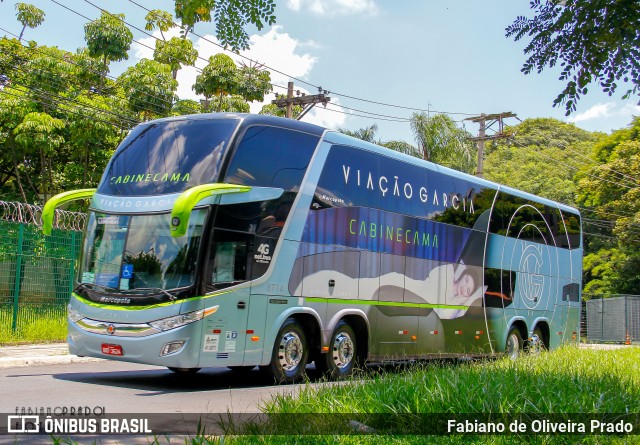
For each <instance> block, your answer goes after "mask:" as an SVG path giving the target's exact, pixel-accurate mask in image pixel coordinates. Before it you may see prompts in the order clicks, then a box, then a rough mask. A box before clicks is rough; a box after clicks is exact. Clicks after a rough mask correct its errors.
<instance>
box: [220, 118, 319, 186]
mask: <svg viewBox="0 0 640 445" xmlns="http://www.w3.org/2000/svg"><path fill="white" fill-rule="evenodd" d="M317 144H318V137H317V136H313V135H311V134H308V133H303V132H299V131H293V130H288V129H284V128H278V127H267V126H253V127H249V128H248V129H247V131H246V132H245V134H244V135H243V136H242V140H241V141H240V143H239V145H238V148H237V149H236V151H235V153H234V155H233V158H232V160H231V163H230V165H229V169H228V171H227V174H226V179H225V182H228V183H231V184H244V185H249V186H260V187H279V188H283V189H284V190H285V191H297V190H298V188H299V186H300V183H301V182H302V178H303V177H304V174H305V172H306V170H307V167H308V165H309V161H310V160H311V156H312V155H313V151H314V150H315V148H316V145H317Z"/></svg>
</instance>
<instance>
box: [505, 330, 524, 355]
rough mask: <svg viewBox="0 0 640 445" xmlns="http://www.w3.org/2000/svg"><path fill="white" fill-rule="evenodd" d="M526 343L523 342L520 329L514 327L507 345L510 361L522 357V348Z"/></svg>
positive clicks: (510, 331)
mask: <svg viewBox="0 0 640 445" xmlns="http://www.w3.org/2000/svg"><path fill="white" fill-rule="evenodd" d="M523 345H524V342H523V341H522V334H521V333H520V329H518V328H517V327H515V326H513V327H512V328H511V329H510V330H509V334H508V335H507V345H506V348H505V350H506V353H507V356H509V358H510V359H512V360H515V359H516V358H518V356H519V355H520V352H521V351H522V346H523Z"/></svg>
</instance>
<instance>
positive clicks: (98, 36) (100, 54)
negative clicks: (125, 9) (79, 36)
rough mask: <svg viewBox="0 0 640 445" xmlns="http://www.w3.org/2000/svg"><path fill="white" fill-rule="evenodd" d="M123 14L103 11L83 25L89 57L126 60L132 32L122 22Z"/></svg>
mask: <svg viewBox="0 0 640 445" xmlns="http://www.w3.org/2000/svg"><path fill="white" fill-rule="evenodd" d="M124 19H125V16H124V14H111V13H109V12H107V11H103V12H102V14H101V15H100V18H99V19H97V20H94V21H93V22H89V23H87V24H86V25H84V35H85V40H86V42H87V47H88V48H89V55H90V56H91V57H96V58H102V59H103V60H104V65H105V69H106V66H107V64H108V62H111V61H115V62H117V61H120V60H123V59H124V60H126V59H128V58H129V55H128V51H129V48H130V47H131V42H132V41H133V34H132V33H131V31H130V30H129V28H128V27H127V25H126V24H125V23H124Z"/></svg>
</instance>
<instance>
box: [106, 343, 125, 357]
mask: <svg viewBox="0 0 640 445" xmlns="http://www.w3.org/2000/svg"><path fill="white" fill-rule="evenodd" d="M102 353H103V354H107V355H124V352H123V351H122V346H120V345H110V344H107V343H102Z"/></svg>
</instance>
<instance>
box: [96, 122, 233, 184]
mask: <svg viewBox="0 0 640 445" xmlns="http://www.w3.org/2000/svg"><path fill="white" fill-rule="evenodd" d="M237 124H238V121H237V120H235V119H189V120H187V119H185V120H173V121H159V122H155V123H150V124H143V125H139V126H138V127H136V128H135V129H134V130H133V131H132V132H131V133H130V134H129V136H127V138H126V139H125V140H124V141H122V143H121V144H120V146H119V147H118V150H117V151H116V153H115V154H114V156H113V158H112V159H111V161H110V162H109V165H108V166H107V169H106V171H105V173H104V175H103V176H102V180H101V181H100V185H99V186H98V193H102V194H105V195H117V196H149V195H163V194H168V193H179V192H182V191H184V190H186V189H188V188H190V187H193V186H195V185H199V184H206V183H211V182H217V181H218V177H219V172H220V167H221V165H222V161H223V158H224V155H225V152H226V151H227V147H228V145H229V139H230V138H231V135H232V134H233V131H234V129H235V128H236V126H237Z"/></svg>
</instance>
